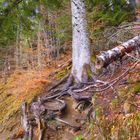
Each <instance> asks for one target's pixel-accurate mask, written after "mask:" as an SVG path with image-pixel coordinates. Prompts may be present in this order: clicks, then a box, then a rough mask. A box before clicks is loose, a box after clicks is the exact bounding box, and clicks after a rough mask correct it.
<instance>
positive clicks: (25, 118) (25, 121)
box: [21, 102, 32, 140]
mask: <svg viewBox="0 0 140 140" xmlns="http://www.w3.org/2000/svg"><path fill="white" fill-rule="evenodd" d="M21 109H22V119H21V121H22V122H21V123H22V126H23V128H24V130H25V133H24V140H32V126H31V124H30V122H29V112H28V111H29V110H28V105H27V103H26V102H24V103H23V104H22V107H21Z"/></svg>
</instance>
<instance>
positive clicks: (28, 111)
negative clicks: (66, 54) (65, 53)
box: [22, 55, 140, 140]
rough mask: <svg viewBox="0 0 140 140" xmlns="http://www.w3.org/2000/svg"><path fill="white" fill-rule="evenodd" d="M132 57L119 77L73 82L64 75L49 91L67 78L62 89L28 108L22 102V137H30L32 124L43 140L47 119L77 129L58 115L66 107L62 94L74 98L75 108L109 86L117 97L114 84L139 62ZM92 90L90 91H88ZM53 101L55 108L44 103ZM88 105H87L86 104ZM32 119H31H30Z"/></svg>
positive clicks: (89, 112)
mask: <svg viewBox="0 0 140 140" xmlns="http://www.w3.org/2000/svg"><path fill="white" fill-rule="evenodd" d="M127 56H129V57H131V58H132V59H134V60H135V61H136V62H135V63H134V64H133V65H132V66H131V67H130V68H128V69H127V70H126V71H125V72H123V73H122V74H121V75H120V76H119V77H117V78H115V79H113V80H112V81H110V82H104V81H100V80H95V79H94V80H93V82H92V81H90V82H83V83H80V84H74V77H73V76H72V75H69V77H68V75H67V76H65V77H64V78H63V79H62V80H60V82H58V83H57V84H55V85H54V86H53V87H51V88H50V89H49V91H52V90H54V89H55V88H56V87H58V86H59V85H60V84H62V83H63V82H64V81H66V80H67V79H68V80H67V83H66V84H65V86H64V87H63V89H62V90H54V92H55V93H56V92H58V93H56V94H54V93H53V92H50V93H51V95H50V96H45V97H41V98H38V99H37V100H36V101H34V102H33V103H32V104H31V106H30V108H28V105H27V104H26V103H24V104H23V105H22V113H23V115H22V124H23V128H24V130H25V135H24V139H30V140H31V139H32V130H33V127H34V124H35V125H36V126H37V127H38V131H39V140H43V138H44V136H43V135H44V133H45V129H46V127H47V124H48V121H50V120H52V119H53V120H56V121H59V122H61V123H64V124H66V125H68V126H70V127H72V128H74V129H75V130H79V129H80V127H79V126H73V125H72V124H70V123H68V122H66V121H64V120H62V119H61V118H60V117H59V116H60V114H61V113H63V110H65V108H66V103H65V101H64V100H62V96H65V95H68V96H71V97H72V98H74V99H75V100H76V101H77V102H78V104H77V106H76V109H78V108H79V106H80V105H81V104H84V103H85V102H88V103H91V100H92V96H93V94H95V92H103V91H105V90H108V89H109V88H111V89H112V90H113V92H114V93H115V95H116V96H117V97H118V95H117V93H116V90H115V89H114V85H115V84H116V83H117V82H119V81H120V80H122V79H123V78H124V77H125V76H126V75H127V74H129V72H130V71H132V70H133V69H134V68H135V67H136V65H138V64H140V60H139V59H138V58H135V57H133V56H131V55H127ZM85 91H87V92H89V93H90V94H85ZM90 91H92V93H91V92H90ZM118 98H119V97H118ZM53 102H56V103H57V105H56V106H55V108H53V107H51V106H49V105H48V106H47V105H46V104H49V103H50V104H51V103H53ZM88 107H89V106H88ZM93 112H94V107H93V105H91V106H90V109H89V111H88V113H87V118H88V120H90V119H91V118H93V119H96V118H94V113H93ZM31 120H32V121H31ZM96 123H97V125H98V120H96ZM99 131H100V132H101V133H102V130H101V128H100V127H99Z"/></svg>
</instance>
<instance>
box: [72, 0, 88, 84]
mask: <svg viewBox="0 0 140 140" xmlns="http://www.w3.org/2000/svg"><path fill="white" fill-rule="evenodd" d="M71 10H72V30H73V40H72V71H71V74H72V76H73V77H74V80H75V82H76V83H79V82H86V81H87V80H88V74H87V73H88V72H87V69H88V68H90V67H89V66H90V46H89V38H88V32H87V21H86V5H85V0H71ZM87 67H88V68H87Z"/></svg>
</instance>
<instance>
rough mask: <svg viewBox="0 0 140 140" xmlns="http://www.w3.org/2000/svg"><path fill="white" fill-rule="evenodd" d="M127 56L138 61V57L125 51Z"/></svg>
mask: <svg viewBox="0 0 140 140" xmlns="http://www.w3.org/2000/svg"><path fill="white" fill-rule="evenodd" d="M125 54H126V55H127V56H128V57H131V58H132V59H134V60H136V61H140V59H138V58H136V57H135V56H132V55H130V54H128V53H125Z"/></svg>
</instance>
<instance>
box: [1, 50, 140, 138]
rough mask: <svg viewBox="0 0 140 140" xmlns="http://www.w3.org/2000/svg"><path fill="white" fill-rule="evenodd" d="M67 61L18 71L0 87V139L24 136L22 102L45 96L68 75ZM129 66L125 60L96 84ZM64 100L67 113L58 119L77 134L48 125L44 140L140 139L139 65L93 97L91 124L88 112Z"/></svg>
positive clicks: (59, 125) (66, 57)
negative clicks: (70, 125) (78, 128)
mask: <svg viewBox="0 0 140 140" xmlns="http://www.w3.org/2000/svg"><path fill="white" fill-rule="evenodd" d="M69 59H70V53H69V52H67V54H63V55H62V56H61V57H60V59H59V60H57V61H56V62H55V63H54V66H55V68H54V67H53V68H46V69H45V70H42V71H40V72H38V71H33V70H28V71H23V70H22V71H21V70H20V71H19V70H18V71H16V72H14V74H12V75H11V76H10V78H8V80H7V82H6V83H5V84H4V85H3V84H2V85H1V86H0V112H1V113H0V124H1V125H0V130H1V134H0V139H2V140H5V139H6V138H7V139H8V138H9V139H11V138H13V139H21V138H20V137H22V136H23V132H24V131H23V129H22V126H21V123H20V120H21V119H20V117H21V111H20V108H21V104H22V102H23V101H27V102H28V103H30V102H31V101H32V100H33V99H34V98H35V97H37V96H44V95H47V94H48V93H47V90H48V88H49V87H50V86H51V85H53V84H54V83H55V82H56V81H57V80H58V79H59V78H61V77H63V76H64V75H65V74H66V73H68V71H69V69H70V67H69V66H67V62H68V61H69ZM62 64H63V65H62ZM133 64H134V62H133V61H132V60H130V59H128V60H125V61H124V62H123V64H122V65H120V66H119V67H117V68H116V70H115V72H114V73H111V72H110V71H108V72H107V73H106V74H104V75H102V76H101V77H100V80H103V81H108V82H110V81H111V80H113V79H115V78H117V77H119V76H120V75H121V74H122V73H123V72H124V71H125V70H127V69H128V68H129V67H131V66H132V65H133ZM64 100H65V101H66V103H67V110H66V111H65V112H64V114H63V115H62V116H61V118H62V119H63V120H65V121H67V122H69V123H70V124H72V125H74V126H80V130H78V131H75V130H74V129H73V128H71V127H69V126H67V125H64V124H63V123H60V122H57V121H50V123H49V127H47V129H46V133H45V139H46V140H47V139H48V140H60V139H61V140H73V139H77V140H82V139H85V140H90V139H91V140H93V139H104V138H107V139H109V138H114V139H120V140H121V139H122V140H127V139H133V140H135V139H136V140H137V139H140V133H139V132H140V64H138V65H137V66H136V67H135V68H134V69H133V70H132V71H130V72H129V73H128V74H127V75H126V76H125V77H123V78H122V79H121V80H119V81H118V82H117V83H116V84H115V85H114V86H113V88H110V89H108V90H105V91H103V92H98V93H94V94H93V98H92V103H93V105H94V107H95V112H94V115H93V118H92V120H91V122H89V121H87V112H88V108H85V109H84V110H80V111H78V110H75V106H76V105H77V102H75V101H74V99H72V98H71V97H64ZM35 134H36V136H35V137H34V140H35V139H36V137H37V135H38V132H37V130H35Z"/></svg>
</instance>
